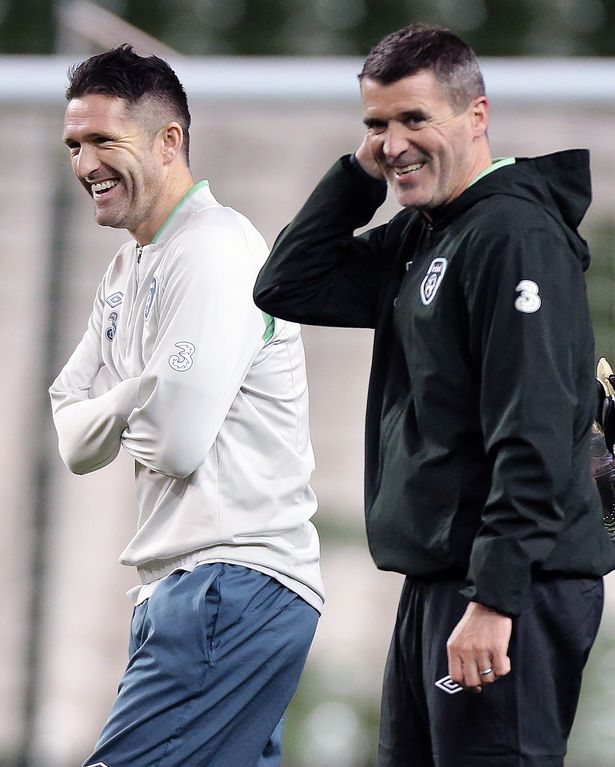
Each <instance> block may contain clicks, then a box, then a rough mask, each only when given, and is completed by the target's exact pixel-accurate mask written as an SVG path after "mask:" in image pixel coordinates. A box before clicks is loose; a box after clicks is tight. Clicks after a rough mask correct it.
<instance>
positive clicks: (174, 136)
mask: <svg viewBox="0 0 615 767" xmlns="http://www.w3.org/2000/svg"><path fill="white" fill-rule="evenodd" d="M160 135H161V138H162V159H163V162H164V163H165V164H168V163H171V162H173V161H174V160H175V159H176V158H177V157H179V156H181V154H182V147H183V145H184V131H183V130H182V127H181V125H180V124H179V123H177V122H171V123H168V124H167V125H165V127H164V128H163V129H162V131H161V134H160Z"/></svg>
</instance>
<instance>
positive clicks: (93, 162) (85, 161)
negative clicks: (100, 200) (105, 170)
mask: <svg viewBox="0 0 615 767" xmlns="http://www.w3.org/2000/svg"><path fill="white" fill-rule="evenodd" d="M100 164H101V163H100V160H99V159H98V153H97V152H96V149H95V147H92V146H89V145H88V144H81V146H80V147H79V151H78V152H77V154H75V155H74V156H73V170H74V171H75V175H76V176H77V178H79V179H81V180H84V179H86V178H87V177H88V176H90V175H91V174H92V173H94V171H96V170H98V168H100Z"/></svg>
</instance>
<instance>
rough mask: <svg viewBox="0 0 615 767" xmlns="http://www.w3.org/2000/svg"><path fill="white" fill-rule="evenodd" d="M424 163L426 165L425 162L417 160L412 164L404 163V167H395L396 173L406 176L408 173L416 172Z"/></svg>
mask: <svg viewBox="0 0 615 767" xmlns="http://www.w3.org/2000/svg"><path fill="white" fill-rule="evenodd" d="M423 165H425V163H424V162H415V163H412V165H404V167H403V168H395V175H396V176H404V175H405V174H406V173H416V171H417V170H420V169H421V168H422V167H423Z"/></svg>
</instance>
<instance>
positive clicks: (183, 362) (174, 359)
mask: <svg viewBox="0 0 615 767" xmlns="http://www.w3.org/2000/svg"><path fill="white" fill-rule="evenodd" d="M175 346H177V348H178V349H179V354H172V355H171V356H170V357H169V365H170V366H171V367H172V368H173V370H177V371H178V372H179V373H185V372H186V370H190V368H191V367H192V363H193V362H194V360H193V359H192V356H193V355H194V352H195V351H196V346H194V344H191V343H190V341H178V342H177V343H176V344H175Z"/></svg>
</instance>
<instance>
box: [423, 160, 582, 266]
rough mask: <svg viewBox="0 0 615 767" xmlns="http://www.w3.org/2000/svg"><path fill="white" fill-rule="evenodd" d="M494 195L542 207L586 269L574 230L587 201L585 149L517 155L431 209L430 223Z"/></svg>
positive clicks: (440, 220)
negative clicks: (457, 194) (561, 229)
mask: <svg viewBox="0 0 615 767" xmlns="http://www.w3.org/2000/svg"><path fill="white" fill-rule="evenodd" d="M495 194H503V195H508V196H511V197H520V198H522V199H524V200H529V201H531V202H534V203H536V204H538V205H540V206H541V207H542V208H544V210H545V211H546V212H547V213H548V214H549V215H550V216H551V217H553V218H555V219H556V221H557V222H558V223H559V224H560V226H561V227H562V228H563V229H564V231H565V232H566V236H567V237H568V240H569V241H570V243H571V246H572V247H573V249H574V251H575V253H577V255H578V257H579V258H580V260H581V262H582V264H583V268H584V269H587V267H588V266H589V261H590V255H589V250H588V247H587V243H586V242H585V240H584V239H583V238H582V237H581V236H580V235H579V233H578V231H577V229H578V226H579V224H580V223H581V221H582V220H583V216H584V215H585V213H586V211H587V209H588V207H589V204H590V202H591V176H590V170H589V151H588V150H587V149H568V150H566V151H563V152H555V153H553V154H548V155H544V156H542V157H518V158H516V161H515V163H514V164H512V165H507V166H505V167H503V168H500V169H499V170H496V171H495V172H493V173H488V174H487V175H486V176H484V177H483V178H482V179H480V180H479V181H477V182H476V183H475V184H473V185H472V186H470V187H468V189H466V190H465V192H463V194H461V195H459V197H457V198H456V199H455V200H453V202H451V203H449V204H448V205H444V206H442V207H441V208H438V209H436V210H434V211H432V219H433V223H434V225H435V226H439V225H440V224H445V223H446V221H447V220H448V219H450V218H451V217H454V216H457V215H459V214H460V213H461V212H463V211H464V210H465V209H467V208H469V207H471V206H472V205H474V204H475V203H477V202H479V201H480V200H482V199H484V198H486V197H492V196H493V195H495Z"/></svg>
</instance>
